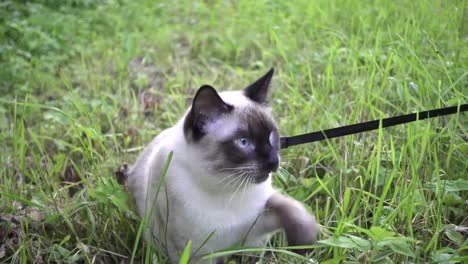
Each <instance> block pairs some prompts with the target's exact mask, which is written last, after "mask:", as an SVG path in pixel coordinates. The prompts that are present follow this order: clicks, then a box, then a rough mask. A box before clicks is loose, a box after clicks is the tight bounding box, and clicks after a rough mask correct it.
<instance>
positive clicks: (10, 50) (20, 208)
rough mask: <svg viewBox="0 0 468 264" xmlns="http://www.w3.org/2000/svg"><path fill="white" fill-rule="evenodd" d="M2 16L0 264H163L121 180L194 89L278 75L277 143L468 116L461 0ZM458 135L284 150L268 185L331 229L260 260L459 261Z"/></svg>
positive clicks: (408, 128) (49, 9)
mask: <svg viewBox="0 0 468 264" xmlns="http://www.w3.org/2000/svg"><path fill="white" fill-rule="evenodd" d="M0 6H1V7H0V142H1V144H0V164H1V166H0V262H5V263H20V262H21V263H32V262H35V263H49V262H57V263H62V262H84V263H88V262H97V263H102V262H104V263H113V262H119V263H132V262H133V263H150V262H152V263H155V262H156V261H158V263H165V258H164V256H163V255H162V254H160V252H159V251H158V249H157V248H154V247H152V246H151V245H150V244H148V243H146V242H145V241H143V239H142V238H141V232H140V231H141V229H140V222H139V219H138V216H137V215H136V214H135V213H134V212H133V211H132V206H131V204H130V203H129V199H128V198H129V196H128V194H127V192H126V190H125V188H124V187H122V186H121V185H119V183H118V182H117V179H116V178H115V176H114V172H115V170H116V169H117V168H118V167H119V165H120V164H122V163H125V162H126V163H131V162H132V161H134V160H135V158H136V156H137V155H138V153H139V152H140V151H141V150H142V148H143V147H144V146H145V144H147V143H148V142H149V141H150V140H151V138H152V137H154V136H155V135H157V134H158V133H159V132H160V131H162V130H163V129H164V128H167V127H170V126H171V125H173V124H174V123H175V122H176V121H177V120H178V119H179V118H180V117H181V115H182V114H183V113H184V111H185V110H186V109H187V107H188V105H189V103H190V100H191V98H192V97H193V95H194V92H195V91H196V89H197V88H198V87H200V86H201V85H203V84H210V85H212V86H214V87H215V88H217V89H219V90H230V89H240V88H243V87H245V86H246V85H247V84H249V82H250V81H252V80H255V79H256V78H258V77H260V76H261V75H262V74H264V73H265V72H266V71H267V70H268V69H269V68H270V67H275V69H276V73H275V76H274V80H273V83H272V86H273V89H274V90H273V92H272V95H271V96H272V100H271V104H272V106H273V112H274V116H275V117H276V119H277V121H278V124H279V127H280V131H281V134H282V135H295V134H299V133H305V132H311V131H316V130H320V129H328V128H333V127H338V126H341V125H347V124H353V123H357V122H363V121H368V120H373V119H378V118H384V117H389V116H393V115H398V114H405V113H410V112H415V111H423V110H428V109H432V108H437V107H443V106H451V105H460V104H463V103H467V95H468V88H467V87H468V72H467V69H468V37H467V36H468V14H467V1H466V0H456V1H455V0H448V1H447V0H434V1H424V0H418V1H404V0H397V1H384V0H378V1H346V0H343V1H329V0H313V1H309V0H297V1H247V0H240V1H209V0H206V1H196V2H193V1H173V2H168V1H167V2H163V1H149V0H141V1H131V0H119V1H117V0H97V1H89V0H68V1H61V0H36V1H28V0H23V1H3V2H2V3H0ZM467 124H468V120H467V116H466V114H457V115H452V116H447V117H444V118H437V119H432V120H426V121H420V122H416V123H412V124H408V125H402V126H397V127H392V128H387V129H384V130H378V131H374V132H367V133H363V134H358V135H353V136H347V137H343V138H338V139H333V140H329V141H323V142H317V143H313V144H308V145H303V146H296V147H291V148H289V149H287V150H284V151H282V152H281V156H282V164H281V170H280V171H279V172H278V173H275V174H274V176H273V178H274V184H275V186H277V188H279V189H281V190H282V191H283V192H285V193H288V194H289V195H291V196H293V197H295V198H296V199H298V200H300V201H302V202H303V203H304V204H305V205H306V206H307V208H308V210H310V211H311V212H313V213H314V214H315V215H316V217H317V220H318V222H319V223H320V224H321V226H322V227H323V228H322V229H323V234H322V235H321V237H320V239H321V240H320V241H319V242H318V243H317V244H315V245H313V246H312V248H313V250H312V251H311V253H310V254H309V255H307V256H306V257H301V256H298V255H295V254H293V253H290V251H288V250H286V249H285V248H284V246H286V245H285V242H284V236H283V235H282V234H279V235H277V236H275V238H274V239H273V240H272V241H271V243H270V244H269V245H268V247H267V248H266V249H265V252H266V253H264V254H262V255H261V258H260V262H263V263H269V262H278V263H299V262H304V263H306V262H307V259H309V260H311V261H315V262H318V263H341V262H346V263H352V262H367V263H370V262H380V263H401V262H413V263H428V262H437V263H463V262H466V261H467V257H466V255H467V252H468V240H467V230H468V215H467V213H466V212H467V211H468V203H467V201H468V180H467V171H468V162H467V157H468V143H467V141H466V140H467ZM238 251H240V252H243V253H244V254H247V255H249V254H252V251H259V250H258V249H256V250H253V249H241V250H238ZM260 251H261V250H260ZM219 254H225V253H219Z"/></svg>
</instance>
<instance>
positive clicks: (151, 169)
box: [128, 68, 318, 263]
mask: <svg viewBox="0 0 468 264" xmlns="http://www.w3.org/2000/svg"><path fill="white" fill-rule="evenodd" d="M273 72H274V69H273V68H272V69H270V71H268V72H267V73H266V74H265V75H264V76H263V77H261V78H260V79H258V80H257V81H255V82H253V83H252V84H251V85H249V86H247V87H246V88H245V89H242V90H240V91H226V92H220V93H218V92H217V91H216V90H215V89H214V88H213V87H211V86H208V85H204V86H202V87H200V88H199V90H198V91H197V93H196V95H195V97H194V99H193V101H192V105H191V107H190V108H189V110H188V111H187V112H186V113H185V115H184V116H183V117H182V119H180V120H179V121H178V122H177V123H176V124H175V125H174V126H173V127H171V128H168V129H166V130H164V131H163V132H162V133H160V134H159V135H158V136H156V137H155V138H154V140H153V141H152V142H151V143H150V144H149V146H147V147H146V148H145V150H144V151H143V153H142V154H141V156H140V157H139V158H138V160H137V161H136V162H135V164H134V165H133V166H131V167H130V168H129V170H128V188H129V190H130V192H131V193H132V194H133V197H134V199H135V201H136V205H137V207H138V211H139V214H140V215H141V216H142V219H143V221H146V222H145V223H146V224H147V225H149V226H150V229H151V232H150V233H151V236H152V239H153V241H155V242H156V243H159V244H160V245H163V247H164V248H165V249H166V251H167V254H168V257H169V260H170V262H171V263H178V262H179V259H180V254H181V253H182V252H183V250H184V248H185V246H186V245H187V242H188V241H189V240H190V241H192V246H191V248H192V256H191V263H196V262H199V261H200V260H201V259H202V257H203V256H204V255H206V254H208V253H211V252H214V251H218V250H222V249H227V248H230V247H235V246H245V247H264V246H265V244H266V242H267V241H268V239H269V238H270V236H271V235H272V234H273V233H274V232H275V231H278V230H281V229H282V230H284V231H285V233H286V236H287V240H288V245H290V246H295V245H310V244H312V243H313V242H315V241H316V239H317V231H318V227H317V224H316V222H315V218H314V216H313V215H312V214H310V213H308V212H307V211H306V210H305V208H304V207H303V206H302V205H301V203H299V202H298V201H296V200H294V199H292V198H289V197H287V196H285V195H282V194H280V193H279V192H278V191H277V190H275V189H274V188H273V187H272V183H271V173H272V172H274V171H276V170H277V169H278V166H279V162H280V157H279V149H280V142H279V131H278V127H277V125H276V122H275V121H274V119H273V117H272V115H271V107H270V106H269V103H268V101H267V96H268V92H269V87H270V82H271V79H272V76H273ZM171 154H172V156H171ZM169 157H171V159H170V163H168V164H169V166H168V167H167V171H166V173H165V174H164V169H165V168H166V166H165V165H166V163H167V162H168V159H169ZM163 175H164V178H163ZM158 190H159V191H158ZM205 261H206V262H208V261H207V260H205Z"/></svg>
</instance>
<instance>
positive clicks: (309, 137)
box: [280, 104, 468, 149]
mask: <svg viewBox="0 0 468 264" xmlns="http://www.w3.org/2000/svg"><path fill="white" fill-rule="evenodd" d="M465 111H468V104H463V105H460V106H451V107H445V108H439V109H433V110H429V111H424V112H419V113H412V114H407V115H401V116H394V117H389V118H384V119H377V120H374V121H368V122H363V123H358V124H354V125H348V126H343V127H338V128H332V129H327V130H322V131H317V132H312V133H307V134H302V135H298V136H292V137H281V139H280V142H281V148H282V149H285V148H288V147H291V146H295V145H299V144H305V143H311V142H315V141H320V140H324V139H331V138H336V137H342V136H347V135H352V134H357V133H361V132H366V131H371V130H375V129H378V128H379V127H380V121H382V128H384V127H391V126H396V125H400V124H405V123H410V122H413V121H417V120H423V119H427V118H433V117H438V116H444V115H451V114H455V113H461V112H465Z"/></svg>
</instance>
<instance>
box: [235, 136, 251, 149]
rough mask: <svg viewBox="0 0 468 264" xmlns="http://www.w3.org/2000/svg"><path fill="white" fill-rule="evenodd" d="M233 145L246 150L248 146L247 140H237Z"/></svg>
mask: <svg viewBox="0 0 468 264" xmlns="http://www.w3.org/2000/svg"><path fill="white" fill-rule="evenodd" d="M234 143H236V144H237V145H238V146H239V147H241V148H246V147H248V146H249V145H250V144H249V140H248V139H246V138H238V139H236V140H234Z"/></svg>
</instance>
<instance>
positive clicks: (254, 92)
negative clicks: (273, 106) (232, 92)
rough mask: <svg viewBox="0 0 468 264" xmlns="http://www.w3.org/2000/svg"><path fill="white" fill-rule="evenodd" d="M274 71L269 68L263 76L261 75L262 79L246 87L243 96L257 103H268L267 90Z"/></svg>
mask: <svg viewBox="0 0 468 264" xmlns="http://www.w3.org/2000/svg"><path fill="white" fill-rule="evenodd" d="M274 71H275V70H274V69H273V68H271V69H270V70H269V71H268V72H267V73H266V74H265V75H263V77H261V78H260V79H258V80H256V81H255V82H254V83H252V84H251V85H249V86H247V88H245V89H244V95H245V96H247V97H248V98H250V100H252V101H254V102H257V103H260V104H266V103H268V100H267V97H268V89H269V87H270V81H271V78H272V77H273V73H274Z"/></svg>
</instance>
